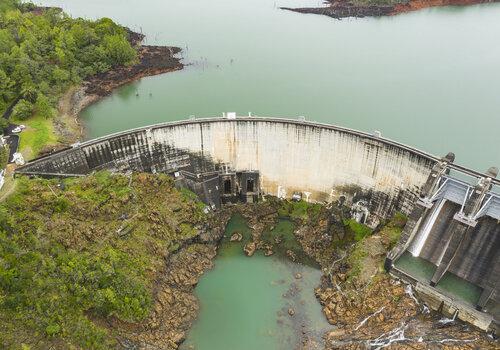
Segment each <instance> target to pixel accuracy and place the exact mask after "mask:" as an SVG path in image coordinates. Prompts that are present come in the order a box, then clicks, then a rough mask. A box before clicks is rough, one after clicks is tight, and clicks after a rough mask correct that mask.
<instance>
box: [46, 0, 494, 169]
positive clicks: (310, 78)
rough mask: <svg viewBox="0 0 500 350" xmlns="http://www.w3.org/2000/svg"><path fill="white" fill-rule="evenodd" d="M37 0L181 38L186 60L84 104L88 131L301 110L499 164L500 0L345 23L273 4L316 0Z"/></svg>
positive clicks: (168, 40)
mask: <svg viewBox="0 0 500 350" xmlns="http://www.w3.org/2000/svg"><path fill="white" fill-rule="evenodd" d="M42 3H43V4H46V5H57V6H61V7H63V8H64V9H65V10H67V11H69V12H70V13H71V14H73V15H75V16H85V17H89V18H95V17H101V16H109V17H111V18H113V19H115V20H117V21H119V22H120V23H123V24H124V25H127V26H129V27H131V28H132V29H135V30H137V31H141V30H142V32H143V33H145V34H146V35H147V43H149V44H165V45H176V46H180V47H182V48H183V49H184V52H183V57H184V59H183V61H184V62H185V63H187V64H190V66H188V67H186V69H185V70H183V71H179V72H175V73H172V74H166V75H162V76H157V77H151V78H147V79H143V80H142V81H140V82H138V83H136V84H133V85H130V86H127V87H125V88H123V89H122V90H120V91H118V92H116V93H115V94H113V95H112V96H110V97H109V98H106V99H105V100H103V101H102V102H100V103H97V104H95V105H93V106H92V107H90V108H88V109H87V110H86V111H85V113H83V117H84V119H85V124H86V126H87V128H88V132H89V137H95V136H99V135H104V134H108V133H110V132H113V131H119V130H125V129H128V128H132V127H137V126H143V125H146V124H152V123H156V122H162V121H169V120H178V119H186V118H187V117H189V116H190V115H196V116H220V115H221V114H222V112H230V111H235V112H238V113H239V114H242V115H246V114H247V113H248V112H253V113H254V114H255V115H263V116H277V117H280V116H282V117H291V118H296V117H297V116H301V115H304V116H306V117H307V119H309V120H316V121H321V122H328V123H332V124H337V125H341V126H345V127H351V128H355V129H359V130H364V131H368V132H372V131H374V130H380V131H381V132H382V135H383V136H385V137H389V138H392V139H394V140H397V141H400V142H403V143H407V144H410V145H412V146H416V147H418V148H421V149H423V150H426V151H429V152H432V153H435V154H438V155H441V154H445V153H447V152H448V151H454V152H455V153H456V155H457V162H458V163H461V164H464V165H468V166H471V167H474V168H477V169H478V170H485V169H486V168H487V167H489V166H492V165H497V166H498V165H500V152H498V151H497V150H498V147H499V142H498V140H499V137H498V130H500V98H499V95H498V91H500V69H498V64H499V62H500V45H498V38H499V37H500V20H499V18H500V3H496V4H484V5H478V6H469V7H464V8H461V7H443V8H432V9H426V10H422V11H418V12H414V13H410V14H404V15H399V16H395V17H384V18H363V19H346V20H341V21H339V20H334V19H331V18H328V17H323V16H317V15H304V14H298V13H293V12H288V11H282V10H279V9H278V8H277V7H278V6H306V5H312V6H318V5H319V3H320V1H318V0H253V1H243V0H212V1H203V0H149V1H139V0H106V1H102V0H72V1H64V0H44V1H42ZM136 92H138V93H139V96H138V97H136V96H135V95H136V94H135V93H136ZM149 93H151V94H152V97H151V98H150V97H149Z"/></svg>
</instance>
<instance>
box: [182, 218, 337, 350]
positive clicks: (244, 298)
mask: <svg viewBox="0 0 500 350" xmlns="http://www.w3.org/2000/svg"><path fill="white" fill-rule="evenodd" d="M293 230H294V224H293V223H292V222H291V221H289V220H287V219H279V221H278V222H277V224H276V225H275V226H274V227H273V228H272V229H271V228H270V229H268V230H267V231H264V233H263V240H264V241H266V240H272V239H274V238H276V237H280V238H281V239H282V240H283V242H282V245H281V247H282V248H283V249H282V250H277V251H276V252H275V254H273V255H272V256H264V253H263V252H262V251H261V250H258V251H257V252H256V253H255V254H254V255H253V256H252V257H247V256H246V255H245V254H244V252H243V247H244V246H245V244H246V243H247V242H248V241H249V239H250V237H251V229H250V228H249V227H248V226H247V223H246V221H245V219H244V218H243V217H242V216H241V215H239V214H235V215H234V216H233V217H232V218H231V220H230V221H229V223H228V225H227V227H226V231H225V238H224V239H223V241H222V243H221V245H220V247H219V251H218V254H217V257H216V259H215V267H214V268H213V269H212V270H210V271H208V272H206V273H205V275H204V276H203V277H202V278H201V280H200V282H199V284H198V285H197V287H196V289H195V293H196V296H197V297H198V299H199V300H200V314H199V316H198V320H197V321H196V322H195V323H194V325H193V327H192V329H191V331H190V333H189V334H188V337H187V339H186V341H185V342H184V343H183V344H182V346H181V349H182V350H190V349H196V350H221V349H238V350H255V349H260V350H290V349H295V348H297V347H298V345H299V344H303V342H306V344H308V347H307V349H311V350H313V349H323V348H324V344H323V340H322V335H323V334H324V332H325V331H326V330H327V329H329V328H331V326H330V325H329V324H328V322H327V320H326V318H325V316H324V314H323V313H322V310H321V306H320V304H319V302H318V301H317V300H316V297H315V295H314V288H315V287H316V286H317V285H318V284H319V282H320V277H321V271H320V270H319V269H318V268H317V267H316V266H314V264H313V263H312V261H308V260H307V259H305V260H302V259H300V260H302V261H301V262H300V263H294V262H292V261H291V260H290V259H288V258H287V257H286V255H285V254H284V251H285V250H292V251H294V252H296V253H297V254H298V253H300V251H301V248H300V244H299V243H298V242H297V241H296V240H295V238H294V235H293ZM235 233H240V234H242V236H243V239H242V240H241V241H239V242H236V241H234V242H231V241H230V237H231V236H232V235H233V234H235ZM297 277H299V278H297ZM290 310H293V315H290V314H289V311H290Z"/></svg>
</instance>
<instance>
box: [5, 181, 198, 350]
mask: <svg viewBox="0 0 500 350" xmlns="http://www.w3.org/2000/svg"><path fill="white" fill-rule="evenodd" d="M203 220H204V214H203V210H202V206H201V205H200V204H199V202H198V201H197V200H196V199H195V198H194V197H193V195H192V194H191V193H190V192H189V191H182V192H181V191H178V190H176V189H175V188H174V186H173V182H172V180H171V178H169V177H167V176H154V175H148V174H137V175H133V176H132V177H127V176H124V175H112V174H110V173H107V172H103V173H98V174H96V175H95V176H90V177H86V178H79V179H68V180H64V181H62V182H59V180H41V179H37V180H29V179H27V178H21V179H20V180H19V182H18V186H17V191H16V193H15V194H14V195H12V196H11V197H9V198H8V199H7V201H6V202H5V203H3V204H2V206H0V348H2V349H3V348H9V349H10V348H14V349H16V348H22V346H23V344H24V345H25V346H31V347H33V348H37V349H38V348H40V349H42V348H43V349H46V348H50V347H53V348H60V349H68V348H71V347H79V348H84V349H108V348H110V347H112V346H114V337H113V332H116V331H118V330H119V327H118V329H117V328H116V327H114V328H113V330H110V329H108V328H107V327H103V324H105V323H103V322H100V320H112V319H115V320H120V321H121V322H131V323H134V322H138V321H141V320H143V319H144V318H145V317H147V316H148V315H149V313H150V311H151V307H152V289H153V285H154V281H155V278H156V277H157V275H158V273H159V272H160V271H161V270H162V269H163V268H164V265H165V260H164V259H165V256H167V255H168V254H169V252H171V251H173V250H175V249H177V248H178V247H179V245H180V244H182V242H184V241H185V240H188V239H191V238H192V237H193V236H194V235H196V234H197V230H196V229H195V226H196V225H198V224H199V223H201V222H202V221H203ZM34 344H35V345H34Z"/></svg>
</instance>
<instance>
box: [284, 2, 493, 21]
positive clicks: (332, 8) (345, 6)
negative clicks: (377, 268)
mask: <svg viewBox="0 0 500 350" xmlns="http://www.w3.org/2000/svg"><path fill="white" fill-rule="evenodd" d="M498 1H499V0H409V1H406V2H405V1H402V2H399V3H394V4H390V3H389V4H367V5H364V4H355V3H352V2H350V1H349V0H326V1H325V4H327V5H326V6H325V7H297V8H293V7H280V9H281V10H287V11H293V12H299V13H305V14H317V15H324V16H328V17H332V18H335V19H342V18H348V17H354V18H364V17H382V16H396V15H399V14H402V13H408V12H413V11H418V10H422V9H425V8H431V7H440V6H469V5H478V4H488V3H495V2H498Z"/></svg>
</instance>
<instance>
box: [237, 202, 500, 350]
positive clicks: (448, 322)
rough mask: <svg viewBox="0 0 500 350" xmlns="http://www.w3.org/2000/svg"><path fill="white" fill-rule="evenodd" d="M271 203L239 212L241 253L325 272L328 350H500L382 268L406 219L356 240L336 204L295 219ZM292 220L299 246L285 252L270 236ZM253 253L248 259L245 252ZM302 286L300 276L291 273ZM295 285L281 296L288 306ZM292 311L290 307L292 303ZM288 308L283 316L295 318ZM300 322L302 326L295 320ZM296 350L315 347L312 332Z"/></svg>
mask: <svg viewBox="0 0 500 350" xmlns="http://www.w3.org/2000/svg"><path fill="white" fill-rule="evenodd" d="M284 203H286V202H280V201H277V200H274V199H270V200H268V201H267V202H265V203H262V204H259V205H247V206H240V207H239V208H238V209H237V211H239V212H240V213H241V214H242V215H243V216H244V217H245V218H246V219H247V220H248V222H249V224H250V227H251V228H252V229H253V231H252V240H251V241H250V242H249V243H247V244H246V245H245V248H244V249H245V253H246V254H247V255H249V256H251V255H253V254H254V253H255V251H256V250H262V252H263V253H264V255H266V256H268V255H272V254H274V253H278V254H282V255H283V256H284V257H285V258H288V259H290V260H292V261H295V262H297V263H298V264H303V263H310V262H309V261H308V260H307V258H312V259H313V260H314V262H315V263H317V265H318V266H320V267H321V269H322V271H323V277H322V279H321V281H318V287H317V288H316V290H315V294H316V297H317V299H318V301H319V302H320V303H321V305H322V307H323V312H324V314H325V317H326V318H327V320H328V322H329V323H330V324H331V325H332V329H331V330H330V331H328V332H326V334H324V339H325V341H326V343H325V348H326V349H332V350H333V349H356V350H358V349H381V348H388V349H409V348H411V349H457V350H458V349H499V348H500V345H499V343H498V341H497V340H496V339H494V337H493V336H491V335H487V334H485V333H484V332H481V331H479V330H476V329H473V328H472V327H470V326H468V325H466V324H464V323H462V322H459V321H456V320H452V319H447V318H444V317H442V316H441V315H439V314H437V313H434V312H431V311H430V310H429V309H428V308H427V307H426V306H425V305H424V304H423V303H422V302H420V301H419V300H418V296H417V295H416V294H415V293H414V292H413V290H412V287H411V286H410V285H407V284H405V283H403V282H402V281H399V280H397V279H394V278H392V277H391V276H389V275H388V274H387V273H385V272H384V270H383V260H384V257H385V254H386V252H387V251H388V249H390V247H391V246H392V245H393V244H394V243H395V242H396V240H397V238H398V236H399V233H400V232H401V229H402V227H403V226H404V224H405V218H404V217H403V216H401V215H397V216H395V217H394V218H393V219H392V220H391V221H389V222H387V223H385V224H384V225H382V226H381V228H380V229H378V230H375V232H374V233H373V234H372V235H370V236H368V237H366V238H364V239H361V240H359V241H356V240H355V239H354V237H355V232H353V231H352V228H350V226H348V225H346V224H345V220H346V218H347V217H348V210H347V209H346V208H341V207H337V206H331V207H329V208H327V207H324V206H317V207H315V206H313V205H311V206H307V207H306V209H305V212H304V213H303V215H297V213H296V211H297V209H296V208H297V207H298V206H299V204H293V203H292V204H291V205H290V204H285V205H284ZM282 215H286V216H287V217H288V218H290V216H291V217H292V218H293V219H292V220H293V222H294V223H295V227H296V228H295V230H294V238H295V240H296V241H298V242H300V246H295V247H293V248H289V247H286V238H285V237H283V236H270V235H269V234H268V232H269V230H271V232H272V230H274V228H275V225H276V224H277V222H278V219H279V217H280V216H282ZM248 251H251V254H248ZM296 278H297V280H300V278H301V275H300V273H298V274H297V275H296ZM297 288H300V287H299V285H298V284H292V287H291V288H290V290H289V291H288V292H287V293H286V295H285V297H287V298H290V299H291V300H293V296H294V295H295V294H296V293H297V290H298V289H297ZM291 305H293V303H292V304H291ZM296 312H297V310H295V309H294V308H293V307H290V308H289V309H284V310H283V311H282V313H283V314H288V315H289V316H290V317H292V318H293V317H295V315H296ZM298 324H300V322H298ZM297 332H299V333H300V334H302V336H301V338H300V342H299V343H300V344H298V345H297V348H300V349H315V348H317V346H318V341H317V338H315V337H314V336H311V335H312V334H314V329H307V328H300V327H298V329H297Z"/></svg>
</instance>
